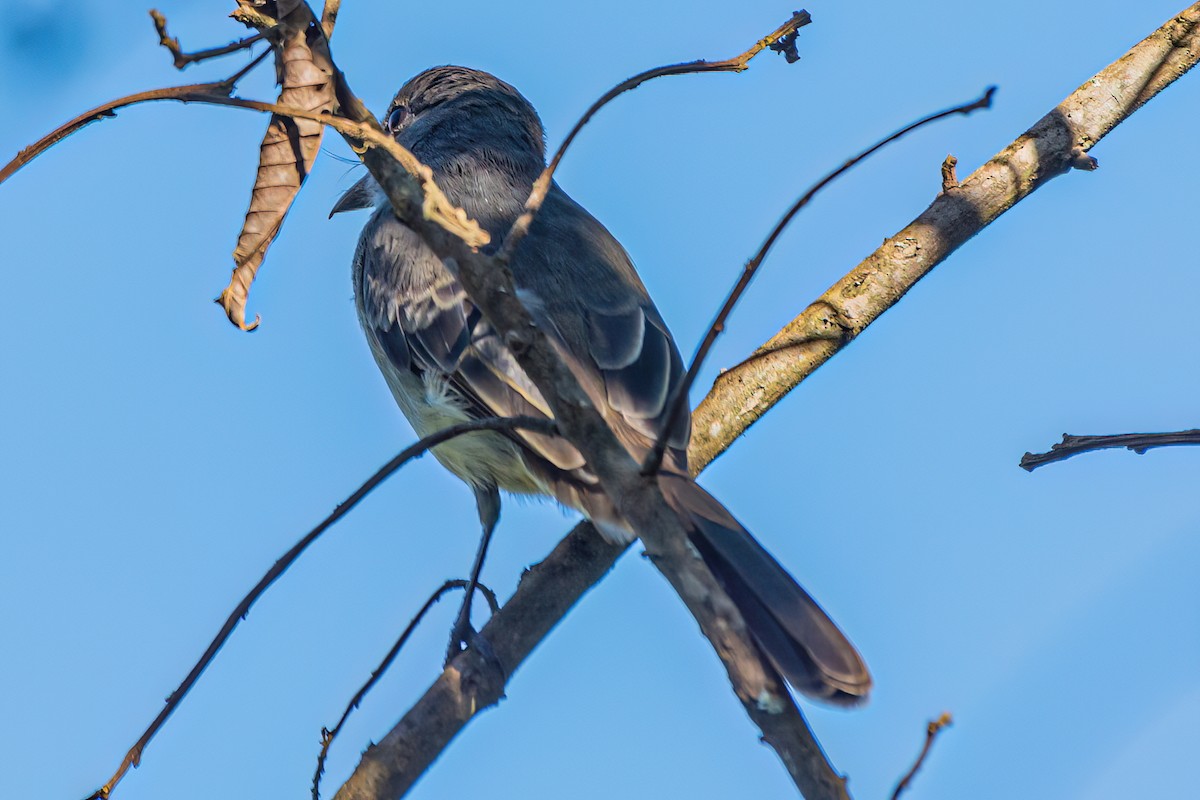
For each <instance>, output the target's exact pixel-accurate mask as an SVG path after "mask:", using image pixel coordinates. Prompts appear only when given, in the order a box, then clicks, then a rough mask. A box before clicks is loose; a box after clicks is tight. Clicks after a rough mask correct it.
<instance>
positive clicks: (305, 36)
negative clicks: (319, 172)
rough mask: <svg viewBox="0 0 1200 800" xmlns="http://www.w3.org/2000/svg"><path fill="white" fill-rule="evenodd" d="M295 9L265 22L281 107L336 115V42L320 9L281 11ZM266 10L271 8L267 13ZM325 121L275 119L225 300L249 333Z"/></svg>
mask: <svg viewBox="0 0 1200 800" xmlns="http://www.w3.org/2000/svg"><path fill="white" fill-rule="evenodd" d="M239 6H240V7H241V8H243V9H245V8H247V7H248V6H252V7H253V10H254V11H255V12H256V13H258V14H264V13H267V11H270V10H272V9H270V8H269V6H270V4H264V3H260V2H253V1H252V0H251V1H250V2H247V0H239ZM285 7H286V8H287V9H288V13H286V14H282V15H281V16H280V17H278V19H277V21H276V24H275V25H272V26H269V27H268V26H265V25H264V26H260V27H259V30H261V31H262V32H263V33H264V34H266V35H268V36H269V38H270V39H271V41H272V46H273V47H274V49H275V64H276V70H277V73H278V75H279V83H280V91H279V100H278V102H279V104H280V105H286V106H291V107H293V108H300V109H304V110H305V111H311V112H313V113H321V112H332V111H333V110H334V109H335V108H336V106H337V99H336V97H335V95H334V85H333V62H332V60H331V59H330V56H329V44H328V41H327V40H326V39H325V35H324V32H323V31H322V30H321V26H320V25H319V24H318V23H317V20H316V18H315V17H314V16H313V13H312V10H311V9H310V8H309V7H308V4H307V3H304V2H302V0H279V2H278V4H277V6H276V9H274V10H277V11H282V10H283V9H284V8H285ZM264 9H266V10H264ZM324 129H325V126H324V125H322V124H321V123H319V122H316V121H314V120H309V119H293V118H291V117H284V116H280V115H278V114H276V115H272V116H271V121H270V123H269V124H268V125H267V132H266V134H265V135H264V136H263V141H262V145H261V146H260V148H259V159H258V176H257V177H256V178H255V181H254V189H253V191H252V192H251V194H250V208H249V210H248V211H247V212H246V220H245V222H244V223H243V225H242V230H241V233H240V234H239V235H238V243H237V247H236V248H235V249H234V251H233V263H234V268H233V274H232V275H231V276H230V279H229V285H228V286H226V287H225V289H224V290H223V291H222V292H221V295H220V296H219V297H218V298H217V303H219V304H220V305H221V306H222V307H223V308H224V309H225V314H226V316H228V317H229V321H230V322H232V323H233V324H235V325H237V326H238V327H239V328H241V329H242V330H245V331H249V330H254V328H256V327H257V326H258V323H259V318H258V316H257V315H256V316H255V318H254V321H253V322H251V323H249V324H247V322H246V300H247V298H248V296H249V293H250V286H251V284H253V282H254V278H255V275H257V274H258V268H259V267H260V266H261V265H262V262H263V259H264V258H265V257H266V254H267V248H269V247H270V246H271V242H273V241H274V240H275V237H276V235H278V233H279V230H280V227H281V226H282V225H283V219H284V217H285V216H287V212H288V210H289V209H290V208H291V206H292V201H293V200H295V198H296V195H297V194H298V193H299V192H300V187H301V186H302V185H303V184H304V179H305V178H306V177H308V173H309V171H310V170H311V169H312V165H313V163H314V162H315V161H316V158H317V153H318V152H319V151H320V149H321V136H322V133H323V132H324Z"/></svg>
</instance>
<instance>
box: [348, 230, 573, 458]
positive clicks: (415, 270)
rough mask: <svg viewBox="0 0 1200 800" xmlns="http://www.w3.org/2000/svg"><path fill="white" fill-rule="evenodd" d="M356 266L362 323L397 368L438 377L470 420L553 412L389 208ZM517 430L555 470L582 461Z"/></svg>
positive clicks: (563, 444)
mask: <svg viewBox="0 0 1200 800" xmlns="http://www.w3.org/2000/svg"><path fill="white" fill-rule="evenodd" d="M354 269H355V272H356V280H357V281H358V284H359V293H358V304H359V313H360V315H361V316H362V320H363V325H364V327H365V328H366V329H367V332H368V335H370V336H372V337H373V338H374V339H375V340H376V342H377V343H378V345H379V347H380V349H381V350H382V351H383V352H384V353H385V354H386V355H387V358H388V360H389V361H390V362H391V365H392V366H393V367H394V368H395V369H396V370H398V371H401V372H404V371H411V372H412V373H413V374H415V375H417V376H418V377H420V378H422V379H423V380H425V381H426V382H427V381H428V379H429V378H430V377H440V378H442V379H444V380H445V381H446V384H447V386H448V388H449V389H450V390H451V392H452V393H453V395H454V397H455V398H456V400H457V401H458V402H459V404H460V406H461V408H462V410H463V411H464V412H465V413H466V414H467V415H468V416H470V417H474V418H484V417H514V416H530V417H543V418H547V419H549V418H551V417H552V416H553V415H552V413H551V411H550V408H549V406H548V405H547V403H546V401H545V399H544V398H543V397H542V393H541V392H540V391H539V390H538V388H537V387H536V386H535V385H534V384H533V382H532V381H530V380H529V377H528V376H527V375H526V374H525V372H524V370H522V369H521V368H520V366H519V365H518V364H517V363H516V359H515V358H514V357H513V355H512V352H511V351H510V350H509V349H508V348H507V347H505V346H504V345H503V343H502V342H501V341H500V338H499V336H497V334H496V332H495V330H494V329H493V328H492V326H491V325H490V324H488V322H487V320H485V319H483V316H482V315H481V314H480V312H479V310H478V309H477V308H475V306H474V304H473V303H472V302H471V301H470V299H468V298H467V295H466V291H465V290H464V289H463V288H462V285H461V284H459V282H458V280H457V279H455V278H454V277H453V276H452V275H451V274H450V273H449V272H448V271H447V270H446V269H445V267H443V266H442V264H441V262H440V260H439V259H438V258H437V257H436V256H435V255H434V254H433V252H432V251H431V250H429V249H428V248H427V247H426V246H425V245H424V243H423V242H422V241H421V240H420V237H419V236H418V235H417V234H416V233H414V232H413V231H411V230H410V229H409V228H407V227H405V226H404V225H403V224H402V223H401V222H400V221H399V220H397V219H396V218H395V216H393V215H392V214H391V212H390V209H386V208H385V209H382V210H381V212H380V213H377V214H376V215H375V217H374V218H373V219H372V220H371V222H370V223H369V224H368V225H367V228H366V229H365V230H364V233H363V237H362V240H361V241H360V242H359V248H358V252H357V253H356V255H355V265H354ZM515 435H516V437H517V438H519V439H520V441H521V442H522V443H523V444H525V445H526V446H528V447H529V448H530V449H531V450H532V451H533V452H534V453H536V454H537V455H539V456H541V457H542V458H544V459H546V460H547V461H549V462H550V463H552V464H554V465H555V466H556V467H558V468H559V469H562V470H567V471H572V470H578V469H579V468H580V467H582V466H583V465H584V460H583V456H582V455H580V454H579V451H577V450H576V449H575V448H574V447H573V446H571V445H570V443H568V442H567V441H566V440H565V439H562V438H560V437H555V436H546V435H544V434H538V433H532V432H528V431H519V432H517V433H516V434H515Z"/></svg>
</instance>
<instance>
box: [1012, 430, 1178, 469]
mask: <svg viewBox="0 0 1200 800" xmlns="http://www.w3.org/2000/svg"><path fill="white" fill-rule="evenodd" d="M1197 444H1200V429H1195V428H1193V429H1192V430H1188V431H1174V432H1171V433H1117V434H1111V435H1108V436H1076V435H1074V434H1070V433H1064V434H1063V438H1062V441H1061V442H1059V443H1058V444H1056V445H1054V446H1053V447H1051V448H1050V452H1048V453H1026V454H1025V455H1023V456H1021V469H1023V470H1026V471H1027V472H1033V471H1034V470H1035V469H1037V468H1038V467H1042V466H1045V465H1046V464H1053V463H1054V462H1055V461H1066V460H1067V459H1068V458H1070V457H1071V456H1077V455H1079V454H1080V453H1090V452H1092V451H1094V450H1106V449H1110V448H1114V447H1124V448H1125V449H1127V450H1132V451H1133V452H1135V453H1137V454H1138V455H1139V456H1140V455H1142V454H1143V453H1145V452H1146V451H1147V450H1152V449H1154V448H1155V447H1172V446H1175V445H1197Z"/></svg>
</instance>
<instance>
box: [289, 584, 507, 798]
mask: <svg viewBox="0 0 1200 800" xmlns="http://www.w3.org/2000/svg"><path fill="white" fill-rule="evenodd" d="M467 584H468V581H464V580H452V581H446V582H445V583H443V584H442V585H441V587H440V588H439V589H438V590H437V591H435V592H434V593H433V594H431V595H430V596H429V599H428V600H426V601H425V605H423V606H421V610H420V611H418V612H417V614H416V616H415V617H413V618H412V620H411V621H410V622H409V623H408V625H407V627H405V628H404V632H403V633H401V634H400V638H399V639H397V640H396V643H395V644H394V645H392V649H391V650H388V653H387V655H386V656H384V657H383V661H381V662H379V666H378V667H376V668H375V669H374V671H373V672H371V677H370V678H368V679H367V682H366V683H364V684H363V685H362V688H360V689H359V690H358V692H356V693H355V695H354V697H352V698H351V699H350V702H349V703H348V704H347V705H346V710H345V711H343V712H342V716H341V719H339V720H338V721H337V724H336V725H334V726H333V727H332V728H322V729H321V752H320V754H318V755H317V771H316V773H315V774H314V775H313V786H312V796H313V800H321V776H322V775H324V774H325V758H326V756H328V755H329V748H330V746H331V745H332V744H333V740H334V739H335V738H336V737H337V735H338V733H339V732H340V731H341V730H342V726H343V725H345V724H346V719H347V718H348V717H349V716H350V713H351V712H352V711H354V709H356V708H358V706H359V704H360V703H362V701H363V698H364V697H366V696H367V692H369V691H371V689H372V688H373V687H374V686H375V684H376V683H377V682H378V681H379V679H380V678H382V677H383V673H385V672H386V671H387V669H388V667H390V666H391V665H392V661H394V660H395V658H396V656H397V655H399V654H400V650H401V649H403V647H404V645H405V644H406V643H407V642H408V638H409V637H410V636H412V634H413V631H415V630H416V629H417V625H419V624H420V623H421V620H422V619H423V618H424V617H425V615H426V614H428V613H429V609H431V608H433V606H434V604H435V603H437V602H438V601H439V600H441V599H442V595H444V594H446V592H448V591H450V590H451V589H465V588H467ZM476 588H477V589H479V591H481V592H482V593H483V596H484V597H485V598H487V603H488V606H489V607H490V608H491V610H492V613H493V614H496V613H498V612H499V611H500V603H499V602H497V600H496V593H495V592H493V591H492V590H491V589H489V588H488V587H486V586H484V585H483V584H482V583H478V584H476Z"/></svg>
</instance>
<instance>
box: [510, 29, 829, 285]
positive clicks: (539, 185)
mask: <svg viewBox="0 0 1200 800" xmlns="http://www.w3.org/2000/svg"><path fill="white" fill-rule="evenodd" d="M811 22H812V16H811V15H810V14H809V13H808V12H807V11H804V10H800V11H795V12H793V13H792V17H791V19H789V20H788V21H787V22H785V23H783V24H782V25H780V26H779V27H778V28H776V29H775V30H774V31H772V32H771V33H769V34H767V35H766V36H764V37H763V38H762V39H759V40H758V41H757V42H755V43H754V46H753V47H751V48H750V49H749V50H747V51H746V52H744V53H742V54H741V55H737V56H734V57H733V58H726V59H723V60H721V61H704V60H700V61H688V62H686V63H683V64H669V65H667V66H663V67H655V68H654V69H648V70H646V71H645V72H640V73H638V74H637V75H634V76H633V77H632V78H629V79H627V80H624V81H622V82H621V83H618V84H617V85H616V86H614V87H613V88H611V89H609V90H608V91H607V92H605V93H604V95H603V96H602V97H601V98H600V99H599V100H597V101H596V102H595V103H592V105H591V107H590V108H589V109H588V110H587V111H585V112H584V114H583V116H582V117H580V118H579V121H578V122H576V123H575V126H574V127H573V128H571V131H570V133H568V134H567V138H565V139H563V143H562V144H560V145H559V146H558V150H557V151H556V152H555V153H554V157H553V158H551V159H550V163H549V164H547V165H546V168H545V169H544V170H542V174H541V175H539V176H538V179H537V180H536V181H534V183H533V190H532V191H531V192H530V194H529V198H528V199H527V200H526V201H525V211H524V212H523V213H522V214H521V216H519V217H517V219H516V221H515V222H513V224H512V227H511V228H510V229H509V231H508V234H507V235H506V236H505V237H504V245H503V246H502V247H501V248H500V251H499V252H498V253H497V257H498V258H499V259H500V260H501V262H502V263H508V261H509V259H510V258H512V254H513V251H514V250H516V248H517V245H518V244H520V242H521V240H522V239H524V238H525V234H526V233H528V232H529V226H530V225H532V224H533V218H534V217H535V216H537V213H538V210H539V209H540V208H541V207H542V203H544V202H545V200H546V194H547V193H548V192H549V191H550V182H551V181H552V180H553V179H554V171H555V170H556V169H558V165H559V162H561V161H562V158H563V156H564V155H565V154H566V152H567V148H568V147H570V146H571V142H573V141H575V136H576V135H577V134H578V133H579V131H581V130H582V129H583V126H584V125H587V124H588V122H589V121H590V120H591V119H592V117H593V116H595V114H596V112H597V111H599V110H600V109H601V108H603V107H604V106H606V105H608V103H609V102H610V101H612V100H613V99H614V98H616V97H617V96H619V95H621V94H624V93H625V92H628V91H630V90H631V89H636V88H637V87H639V86H641V85H642V84H643V83H645V82H646V81H650V80H653V79H654V78H663V77H666V76H668V75H688V74H691V73H696V72H742V71H744V70H745V69H747V68H748V66H749V63H750V59H752V58H754V57H755V56H756V55H758V54H759V53H761V52H762V51H763V50H764V49H766V48H768V47H769V48H771V49H772V50H774V51H776V52H782V53H784V54H785V55H788V54H789V53H794V51H795V37H796V34H797V31H799V30H800V28H803V27H804V26H805V25H808V24H809V23H811ZM785 42H786V44H785ZM792 60H793V59H792V58H790V57H789V58H788V62H789V63H791V62H792Z"/></svg>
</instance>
